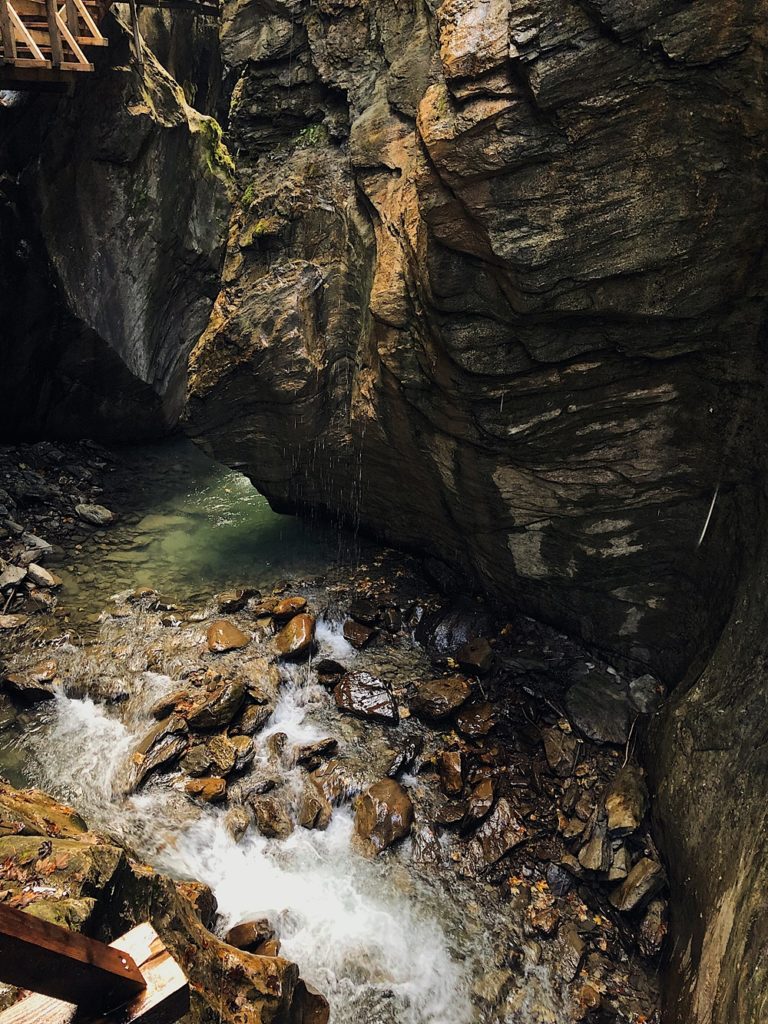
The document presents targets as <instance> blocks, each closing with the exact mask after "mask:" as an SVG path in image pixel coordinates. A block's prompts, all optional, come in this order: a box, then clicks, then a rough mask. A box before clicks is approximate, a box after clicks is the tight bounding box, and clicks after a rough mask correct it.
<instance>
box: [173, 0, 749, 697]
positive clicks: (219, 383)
mask: <svg viewBox="0 0 768 1024" xmlns="http://www.w3.org/2000/svg"><path fill="white" fill-rule="evenodd" d="M765 13H766V4H765V2H764V0H727V2H725V3H723V2H722V0H718V2H715V0H705V2H704V3H697V4H673V5H669V4H666V3H660V2H658V0H644V2H640V3H634V4H631V5H627V4H626V3H622V2H619V0H598V2H592V3H573V2H571V0H535V2H534V0H445V2H443V3H442V5H440V6H438V7H437V8H436V9H433V8H432V7H431V6H427V5H422V4H421V3H419V2H418V0H408V2H406V3H403V4H399V5H396V6H393V5H390V4H387V5H381V4H378V3H376V2H375V0H369V2H355V0H350V2H345V3H332V2H328V0H318V2H310V3H287V4H285V5H282V6H278V7H276V6H275V5H273V4H265V3H262V2H259V0H251V2H244V3H238V4H234V3H232V4H230V5H229V6H228V8H227V14H226V16H225V20H224V24H223V26H222V59H223V61H224V63H225V66H226V69H227V75H228V81H229V82H230V83H231V84H232V85H233V91H232V100H231V108H230V112H229V131H228V135H227V139H228V143H229V145H230V148H231V150H232V151H233V153H235V154H236V159H237V162H238V188H239V202H238V204H237V207H236V210H235V213H234V216H233V219H232V221H231V224H230V238H229V247H228V254H227V259H226V266H225V270H224V275H223V282H222V288H221V291H220V293H219V296H218V299H217V300H216V305H215V309H214V312H213V316H212V319H211V321H210V323H209V325H208V328H207V330H206V332H205V334H204V335H203V338H202V340H201V341H200V343H199V345H198V346H197V348H196V350H195V352H194V354H193V358H192V387H191V405H190V415H191V421H190V430H191V432H192V434H193V435H194V436H195V437H196V438H197V439H199V440H200V441H201V442H202V443H203V444H204V445H205V446H206V447H207V448H208V449H209V450H211V451H212V452H213V453H214V454H215V455H216V456H218V457H219V458H221V459H222V460H225V461H227V462H229V463H232V464H235V465H237V466H239V467H241V468H243V469H244V470H245V471H246V472H248V473H249V474H250V476H251V477H252V478H253V479H254V481H255V482H256V483H257V485H258V486H259V487H260V488H261V489H263V490H264V491H265V493H266V494H267V495H268V496H269V497H270V499H271V501H272V502H273V504H274V505H275V506H276V507H278V508H285V509H297V508H299V509H301V508H304V509H307V508H319V509H325V510H329V511H330V512H332V513H334V514H340V515H341V516H343V517H345V518H347V519H349V520H351V521H352V522H354V523H359V524H362V525H364V526H366V527H369V528H372V529H374V530H375V531H377V532H379V533H381V534H384V535H385V536H387V537H389V538H390V539H392V540H394V541H396V542H398V543H401V544H407V545H413V546H415V547H417V548H418V549H420V550H425V551H430V552H432V553H433V554H435V555H437V556H439V557H441V558H442V559H444V560H447V561H449V562H452V563H454V564H457V565H459V566H461V567H462V568H463V569H464V570H465V571H466V572H467V573H468V574H469V575H470V577H471V578H473V579H474V580H475V581H479V582H481V583H482V585H484V586H485V587H487V588H490V589H491V590H492V591H494V592H496V593H497V594H499V595H501V596H502V597H504V598H508V599H512V600H519V601H520V603H521V604H523V605H524V606H525V607H526V608H527V609H529V610H533V611H535V612H538V613H539V614H540V615H543V616H545V617H546V618H548V619H550V620H552V621H554V622H555V623H557V624H559V625H562V626H564V627H566V628H568V629H571V630H576V631H578V632H580V633H582V634H583V635H584V636H585V637H586V638H587V639H588V640H591V641H593V642H596V643H598V644H601V645H603V646H605V647H607V648H610V649H613V650H618V651H621V652H622V653H624V654H628V655H629V656H630V657H633V658H635V659H637V660H638V661H640V662H645V663H646V664H649V665H651V666H652V667H654V668H655V669H657V670H658V671H660V672H661V673H663V674H664V675H665V676H666V677H667V678H674V677H675V676H678V675H679V674H680V672H681V671H682V670H683V668H684V667H685V666H686V665H687V664H688V663H689V662H690V660H691V658H692V656H694V655H695V654H697V653H699V652H700V651H701V650H702V647H705V646H706V645H707V644H708V643H709V642H710V641H711V640H712V639H713V637H714V636H715V635H716V633H717V630H718V628H719V627H720V626H721V625H722V623H723V621H724V618H725V616H726V615H727V610H728V606H729V600H730V595H731V593H732V589H733V580H734V579H735V576H736V574H737V572H738V565H737V564H736V561H737V556H736V555H735V551H736V549H737V547H736V544H735V543H734V542H735V541H736V540H737V539H738V537H739V535H740V531H741V529H742V526H743V524H742V523H741V522H740V515H739V513H738V511H737V509H738V508H740V507H742V503H741V501H740V500H737V495H738V493H739V492H740V491H741V490H742V489H743V488H749V486H750V484H749V479H750V469H749V467H750V465H751V459H752V451H751V444H752V442H751V440H750V438H751V436H752V433H751V425H752V416H751V412H750V410H751V409H752V408H753V403H754V401H755V396H756V393H758V392H760V391H761V388H762V376H763V374H762V371H761V370H759V365H760V352H759V342H758V338H759V325H760V321H761V317H762V310H763V300H764V290H765V273H764V267H763V265H762V263H761V256H760V254H761V250H762V247H763V245H764V241H765V226H764V223H763V221H762V219H761V218H760V217H759V216H758V214H759V211H760V210H761V209H762V208H763V204H764V200H765V159H764V158H765V127H766V94H765V89H764V87H763V84H762V71H761V68H762V67H763V61H764V51H763V50H762V46H763V43H764V39H763V35H764V30H765ZM718 484H719V496H718V500H717V502H716V505H715V509H714V512H713V515H712V518H711V523H710V526H709V529H708V531H707V536H706V538H705V540H704V543H703V544H702V545H701V546H700V547H698V548H697V541H698V538H699V536H700V533H701V531H702V528H703V526H704V523H705V521H706V519H707V514H708V510H709V507H710V503H711V500H712V497H713V494H714V492H715V489H716V487H717V486H718Z"/></svg>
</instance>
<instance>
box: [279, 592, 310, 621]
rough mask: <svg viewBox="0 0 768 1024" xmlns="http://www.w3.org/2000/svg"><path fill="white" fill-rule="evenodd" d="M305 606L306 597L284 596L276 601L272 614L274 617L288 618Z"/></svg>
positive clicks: (302, 609)
mask: <svg viewBox="0 0 768 1024" xmlns="http://www.w3.org/2000/svg"><path fill="white" fill-rule="evenodd" d="M306 607H307V599H306V597H284V598H283V599H282V600H281V601H278V602H277V604H276V605H275V607H274V610H273V612H272V614H273V615H274V617H275V618H276V619H290V618H293V616H294V615H298V614H299V612H303V611H304V609H305V608H306Z"/></svg>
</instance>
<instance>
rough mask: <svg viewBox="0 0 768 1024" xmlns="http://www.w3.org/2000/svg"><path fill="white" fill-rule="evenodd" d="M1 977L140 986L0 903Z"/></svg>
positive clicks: (70, 985) (104, 954)
mask: <svg viewBox="0 0 768 1024" xmlns="http://www.w3.org/2000/svg"><path fill="white" fill-rule="evenodd" d="M61 63H62V62H61V61H59V64H61ZM0 980H2V981H4V982H5V983H6V984H8V985H17V986H19V987H20V988H27V989H32V990H34V991H35V992H40V993H42V994H43V995H46V996H53V997H54V998H56V999H63V1000H66V1002H68V1003H77V1004H78V1005H80V1006H84V1007H87V1008H94V1009H103V1008H105V1007H111V1006H116V1005H117V1004H118V1003H124V1002H125V1001H126V1000H127V999H129V998H130V997H131V996H134V995H136V993H137V992H139V991H141V990H142V989H143V988H144V978H143V977H142V975H141V971H139V969H138V967H137V966H136V964H135V963H134V962H133V959H132V957H130V956H128V955H126V954H125V953H121V952H119V951H118V950H115V949H110V947H109V946H105V945H104V943H103V942H96V941H94V940H93V939H88V938H86V937H85V936H84V935H80V934H78V933H77V932H72V931H69V929H67V928H60V927H58V925H54V924H49V923H48V922H47V921H41V920H40V919H39V918H36V917H33V916H32V915H31V914H25V913H23V911H20V910H14V909H12V908H11V907H6V906H3V905H2V904H0Z"/></svg>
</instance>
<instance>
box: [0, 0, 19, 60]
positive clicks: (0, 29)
mask: <svg viewBox="0 0 768 1024" xmlns="http://www.w3.org/2000/svg"><path fill="white" fill-rule="evenodd" d="M0 34H2V40H3V63H4V64H15V63H16V35H15V33H14V31H13V25H12V24H11V2H10V0H0Z"/></svg>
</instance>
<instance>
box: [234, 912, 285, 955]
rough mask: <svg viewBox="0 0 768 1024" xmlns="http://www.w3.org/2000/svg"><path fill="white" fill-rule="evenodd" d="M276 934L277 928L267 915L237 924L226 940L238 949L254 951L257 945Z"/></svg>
mask: <svg viewBox="0 0 768 1024" xmlns="http://www.w3.org/2000/svg"><path fill="white" fill-rule="evenodd" d="M274 936H275V929H274V928H273V927H272V925H271V924H270V922H269V918H267V917H258V918H255V919H253V920H250V921H243V922H242V923H241V924H236V925H235V926H234V927H233V928H230V929H229V931H228V932H227V933H226V935H225V936H224V941H225V942H226V943H227V944H228V945H230V946H234V947H235V948H236V949H243V950H245V951H246V952H248V953H253V952H254V950H255V949H256V947H257V946H260V945H261V944H262V942H266V941H267V940H268V939H272V938H274Z"/></svg>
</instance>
